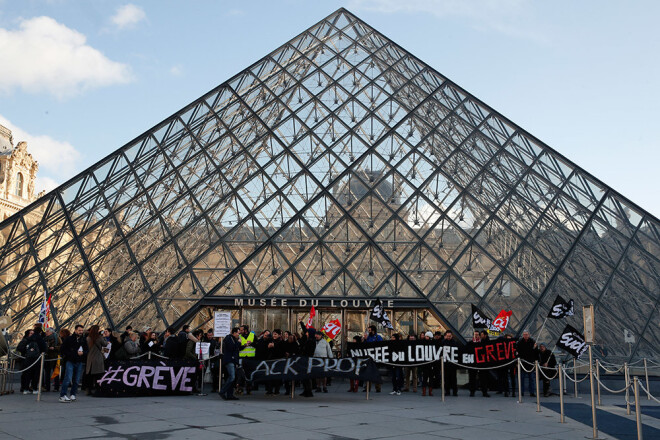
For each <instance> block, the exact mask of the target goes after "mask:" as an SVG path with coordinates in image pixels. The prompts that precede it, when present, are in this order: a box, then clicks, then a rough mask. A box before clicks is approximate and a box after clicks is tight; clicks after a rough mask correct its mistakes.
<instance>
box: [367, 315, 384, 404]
mask: <svg viewBox="0 0 660 440" xmlns="http://www.w3.org/2000/svg"><path fill="white" fill-rule="evenodd" d="M382 340H383V337H382V336H381V335H379V334H378V329H377V328H376V326H375V325H370V326H369V327H368V328H367V331H366V333H365V334H364V342H379V341H382ZM367 386H369V387H371V384H369V385H367V384H365V387H364V389H363V390H362V391H367ZM380 390H381V384H379V383H377V384H376V392H377V393H380Z"/></svg>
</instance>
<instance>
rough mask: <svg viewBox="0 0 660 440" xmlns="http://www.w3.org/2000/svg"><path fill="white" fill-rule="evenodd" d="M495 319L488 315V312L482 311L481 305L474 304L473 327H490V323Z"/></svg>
mask: <svg viewBox="0 0 660 440" xmlns="http://www.w3.org/2000/svg"><path fill="white" fill-rule="evenodd" d="M492 322H493V321H492V320H491V319H490V318H487V317H486V314H485V313H484V312H482V311H481V310H480V309H479V307H477V306H475V305H474V304H472V328H474V329H478V328H486V329H488V328H490V324H491V323H492Z"/></svg>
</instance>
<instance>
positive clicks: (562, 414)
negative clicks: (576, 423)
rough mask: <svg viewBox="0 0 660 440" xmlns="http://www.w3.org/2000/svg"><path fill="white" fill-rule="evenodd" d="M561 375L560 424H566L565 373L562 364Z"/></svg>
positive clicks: (559, 366)
mask: <svg viewBox="0 0 660 440" xmlns="http://www.w3.org/2000/svg"><path fill="white" fill-rule="evenodd" d="M558 368H559V370H558V374H559V423H566V422H565V421H564V371H563V370H562V369H561V364H559V365H558Z"/></svg>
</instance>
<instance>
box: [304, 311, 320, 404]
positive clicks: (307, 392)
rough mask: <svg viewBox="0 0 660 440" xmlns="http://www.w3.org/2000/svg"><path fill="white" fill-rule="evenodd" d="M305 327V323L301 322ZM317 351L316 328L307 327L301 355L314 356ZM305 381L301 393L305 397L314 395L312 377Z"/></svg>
mask: <svg viewBox="0 0 660 440" xmlns="http://www.w3.org/2000/svg"><path fill="white" fill-rule="evenodd" d="M300 324H301V325H302V326H303V327H304V324H303V323H302V322H301V323H300ZM315 351H316V330H314V328H313V327H309V328H308V329H306V332H305V336H303V337H302V338H301V345H300V355H301V356H307V357H314V352H315ZM302 383H303V392H302V393H301V394H300V395H301V396H303V397H314V393H312V379H305V380H303V381H302Z"/></svg>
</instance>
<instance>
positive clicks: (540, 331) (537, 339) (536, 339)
mask: <svg viewBox="0 0 660 440" xmlns="http://www.w3.org/2000/svg"><path fill="white" fill-rule="evenodd" d="M546 322H548V317H547V316H546V317H545V320H544V321H543V325H542V326H541V330H539V334H538V335H537V336H536V338H534V341H535V342H538V341H539V336H541V333H543V329H544V328H545V323H546Z"/></svg>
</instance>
